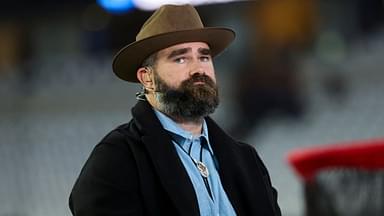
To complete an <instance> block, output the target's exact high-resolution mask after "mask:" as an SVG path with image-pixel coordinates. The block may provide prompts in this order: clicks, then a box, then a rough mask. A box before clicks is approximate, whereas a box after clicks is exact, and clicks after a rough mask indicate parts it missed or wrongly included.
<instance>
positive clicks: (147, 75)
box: [136, 67, 155, 90]
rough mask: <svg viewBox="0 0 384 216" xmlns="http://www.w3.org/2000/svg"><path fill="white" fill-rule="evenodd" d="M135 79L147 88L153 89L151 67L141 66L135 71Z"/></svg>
mask: <svg viewBox="0 0 384 216" xmlns="http://www.w3.org/2000/svg"><path fill="white" fill-rule="evenodd" d="M136 76H137V79H138V80H139V81H140V83H141V84H142V85H143V86H144V88H145V89H147V90H153V89H154V88H155V86H154V83H153V73H152V69H151V68H149V67H141V68H139V69H137V71H136Z"/></svg>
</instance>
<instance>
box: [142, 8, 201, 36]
mask: <svg viewBox="0 0 384 216" xmlns="http://www.w3.org/2000/svg"><path fill="white" fill-rule="evenodd" d="M202 28H204V25H203V23H202V21H201V19H200V16H199V14H198V12H197V11H196V9H195V8H194V7H193V6H191V5H163V6H161V7H160V8H159V9H158V10H157V11H156V12H155V13H153V14H152V16H151V17H150V18H149V19H148V20H147V21H146V22H145V23H144V24H143V26H142V27H141V29H140V32H139V33H138V34H137V36H136V41H139V40H142V39H145V38H149V37H152V36H155V35H160V34H164V33H169V32H176V31H183V30H191V29H202Z"/></svg>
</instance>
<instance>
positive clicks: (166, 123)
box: [153, 109, 213, 154]
mask: <svg viewBox="0 0 384 216" xmlns="http://www.w3.org/2000/svg"><path fill="white" fill-rule="evenodd" d="M153 110H154V112H155V115H156V116H157V118H158V119H159V121H160V123H161V125H162V126H163V128H164V129H165V130H167V131H168V132H170V133H171V135H172V138H173V139H175V141H176V142H178V143H180V144H184V143H185V142H186V141H188V140H192V139H194V138H197V137H196V136H193V134H192V133H191V132H189V131H186V130H184V129H183V128H181V127H180V126H179V125H178V124H177V123H176V122H175V121H173V120H172V119H171V118H170V117H168V116H167V115H165V114H164V113H162V112H160V111H158V110H156V109H153ZM199 137H200V139H205V141H206V143H207V146H208V149H209V151H210V152H211V154H213V151H212V148H211V145H210V144H209V139H208V127H207V122H206V121H205V119H203V130H202V133H201V135H200V136H199Z"/></svg>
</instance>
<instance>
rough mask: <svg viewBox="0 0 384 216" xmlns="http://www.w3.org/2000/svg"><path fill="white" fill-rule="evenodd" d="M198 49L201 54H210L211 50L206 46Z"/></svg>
mask: <svg viewBox="0 0 384 216" xmlns="http://www.w3.org/2000/svg"><path fill="white" fill-rule="evenodd" d="M198 51H199V53H200V54H201V55H212V52H211V50H210V49H208V48H199V49H198Z"/></svg>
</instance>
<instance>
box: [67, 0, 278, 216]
mask: <svg viewBox="0 0 384 216" xmlns="http://www.w3.org/2000/svg"><path fill="white" fill-rule="evenodd" d="M234 36H235V35H234V32H233V31H232V30H230V29H226V28H205V27H204V26H203V24H202V23H201V20H200V17H199V15H198V13H197V12H196V10H195V9H194V8H193V7H192V6H190V5H183V6H175V5H165V6H162V7H161V8H160V9H158V10H157V11H156V12H155V13H154V14H153V15H152V16H151V17H150V18H149V19H148V20H147V22H146V23H145V24H144V25H143V27H142V28H141V30H140V32H139V34H138V35H137V37H136V41H135V42H133V43H131V44H129V45H128V46H126V47H124V48H123V49H122V50H121V51H120V52H119V53H118V54H117V55H116V57H115V59H114V62H113V70H114V72H115V74H116V75H117V76H118V77H120V78H121V79H123V80H126V81H130V82H140V83H141V84H142V86H143V92H141V93H139V94H138V96H137V98H138V99H139V101H138V103H137V104H136V106H135V107H133V109H132V120H131V121H130V122H129V123H127V124H124V125H121V126H119V127H118V128H116V129H115V130H113V131H112V132H110V133H109V134H108V135H107V136H106V137H105V138H104V139H103V140H102V141H101V142H100V143H99V144H98V145H97V146H96V147H95V149H94V150H93V152H92V154H91V156H90V157H89V159H88V161H87V162H86V164H85V166H84V168H83V169H82V171H81V174H80V176H79V178H78V179H77V181H76V183H75V186H74V188H73V190H72V193H71V197H70V208H71V211H72V213H73V215H75V216H101V215H108V216H109V215H114V216H120V215H121V216H123V215H167V216H170V215H191V216H194V215H246V216H248V215H259V216H272V215H281V213H280V210H279V207H278V204H277V195H276V190H275V189H274V188H273V187H272V186H271V182H270V178H269V176H268V172H267V170H266V168H265V167H264V165H263V163H262V161H261V160H260V158H259V156H258V155H257V153H256V151H255V150H254V149H253V148H252V147H251V146H249V145H247V144H242V143H238V142H236V141H234V140H233V139H232V138H231V137H229V136H228V135H227V134H225V132H224V131H222V130H221V129H220V128H219V127H218V126H217V125H216V123H215V122H214V121H213V120H212V119H211V118H209V117H208V115H209V114H211V113H212V112H213V111H214V110H215V108H216V107H217V106H218V102H219V101H218V90H217V86H216V79H215V71H214V67H213V63H212V57H213V56H215V55H217V54H218V53H220V52H221V51H222V50H224V49H225V48H226V47H227V46H228V45H229V44H230V43H231V42H232V40H233V39H234Z"/></svg>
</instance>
